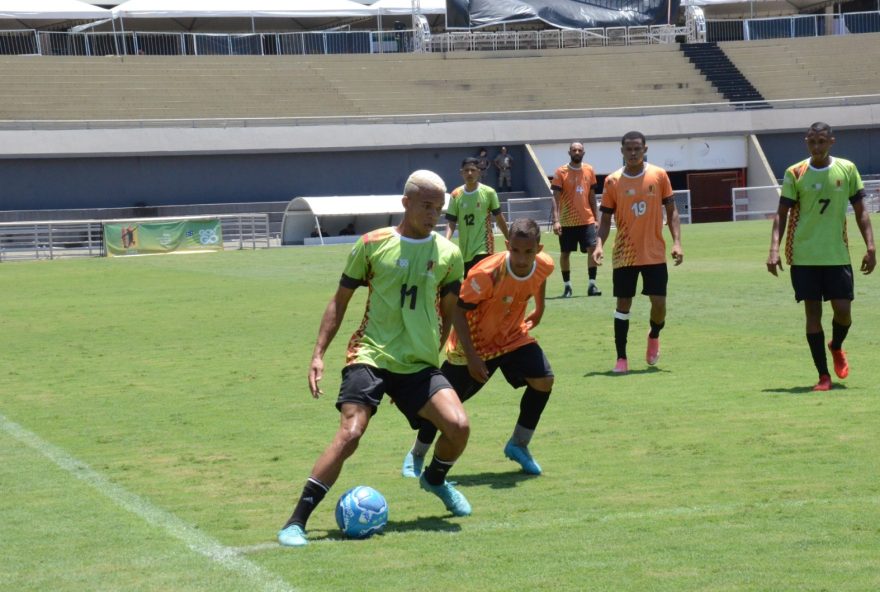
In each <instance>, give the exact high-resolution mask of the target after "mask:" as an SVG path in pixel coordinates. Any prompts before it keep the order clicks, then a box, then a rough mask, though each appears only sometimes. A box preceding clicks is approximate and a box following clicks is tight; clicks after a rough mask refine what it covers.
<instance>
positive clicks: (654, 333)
mask: <svg viewBox="0 0 880 592" xmlns="http://www.w3.org/2000/svg"><path fill="white" fill-rule="evenodd" d="M665 326H666V321H663V322H662V323H655V322H654V321H651V333H650V334H649V336H650V337H651V339H657V338H658V337H660V331H661V330H662V329H663V327H665Z"/></svg>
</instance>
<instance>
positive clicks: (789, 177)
mask: <svg viewBox="0 0 880 592" xmlns="http://www.w3.org/2000/svg"><path fill="white" fill-rule="evenodd" d="M796 182H797V179H795V176H794V167H788V168H787V169H786V170H785V176H784V177H783V178H782V193H781V194H780V197H783V198H785V199H790V200H791V201H793V202H797V200H798V192H797V185H795V183H796Z"/></svg>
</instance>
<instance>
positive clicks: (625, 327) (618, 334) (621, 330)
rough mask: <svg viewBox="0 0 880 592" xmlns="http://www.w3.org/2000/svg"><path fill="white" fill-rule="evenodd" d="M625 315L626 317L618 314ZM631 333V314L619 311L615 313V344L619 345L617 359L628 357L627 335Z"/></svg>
mask: <svg viewBox="0 0 880 592" xmlns="http://www.w3.org/2000/svg"><path fill="white" fill-rule="evenodd" d="M619 315H621V316H625V317H626V318H625V319H621V318H618V316H619ZM627 333H629V314H628V313H623V312H620V311H617V312H615V313H614V345H615V346H616V347H617V359H620V358H624V359H625V358H626V336H627Z"/></svg>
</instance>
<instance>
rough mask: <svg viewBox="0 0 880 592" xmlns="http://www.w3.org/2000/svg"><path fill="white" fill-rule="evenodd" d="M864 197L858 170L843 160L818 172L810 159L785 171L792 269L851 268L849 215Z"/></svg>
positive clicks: (787, 251)
mask: <svg viewBox="0 0 880 592" xmlns="http://www.w3.org/2000/svg"><path fill="white" fill-rule="evenodd" d="M863 195H864V185H863V184H862V178H861V176H860V175H859V171H858V169H857V168H856V166H855V165H854V164H853V163H852V162H850V161H848V160H845V159H843V158H832V160H831V164H830V165H828V166H827V167H825V168H822V169H817V168H813V166H812V165H810V159H806V160H803V161H801V162H799V163H797V164H794V165H792V166H790V167H788V169H787V170H786V171H785V177H784V179H783V182H782V199H783V200H788V202H789V203H790V204H791V206H792V209H791V211H790V212H789V218H788V232H787V234H786V238H785V256H786V260H787V261H788V264H789V265H849V264H850V257H849V243H848V241H847V235H846V211H847V206H849V204H850V203H851V202H855V201H858V200H859V199H861V198H862V196H863Z"/></svg>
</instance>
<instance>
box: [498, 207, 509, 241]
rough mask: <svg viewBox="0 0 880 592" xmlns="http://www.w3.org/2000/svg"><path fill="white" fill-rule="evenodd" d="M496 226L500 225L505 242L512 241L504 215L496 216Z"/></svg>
mask: <svg viewBox="0 0 880 592" xmlns="http://www.w3.org/2000/svg"><path fill="white" fill-rule="evenodd" d="M495 224H497V225H498V228H499V229H500V230H501V234H503V235H504V240H510V234H509V233H508V231H507V220H505V219H504V214H502V213H501V212H498V215H497V216H495Z"/></svg>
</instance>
